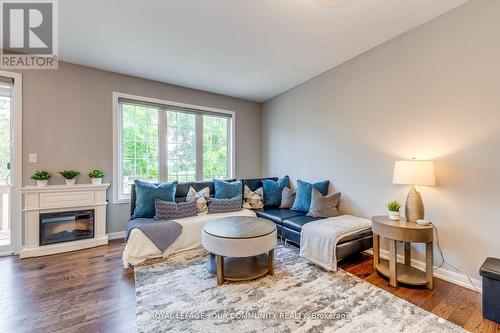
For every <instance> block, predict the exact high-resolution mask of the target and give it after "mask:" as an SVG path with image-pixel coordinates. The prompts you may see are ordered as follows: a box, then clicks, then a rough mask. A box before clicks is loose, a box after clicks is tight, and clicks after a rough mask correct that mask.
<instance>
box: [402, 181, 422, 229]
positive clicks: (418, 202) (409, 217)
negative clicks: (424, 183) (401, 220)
mask: <svg viewBox="0 0 500 333" xmlns="http://www.w3.org/2000/svg"><path fill="white" fill-rule="evenodd" d="M405 215H406V221H408V222H416V221H417V220H421V219H423V218H424V203H423V202H422V197H421V196H420V193H418V192H417V190H416V189H415V186H412V187H411V189H410V192H408V197H407V198H406V206H405Z"/></svg>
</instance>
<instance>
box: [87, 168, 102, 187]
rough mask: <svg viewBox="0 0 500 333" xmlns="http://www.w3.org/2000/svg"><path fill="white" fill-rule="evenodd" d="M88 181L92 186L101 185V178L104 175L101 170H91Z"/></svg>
mask: <svg viewBox="0 0 500 333" xmlns="http://www.w3.org/2000/svg"><path fill="white" fill-rule="evenodd" d="M89 177H90V180H91V181H92V185H101V183H102V177H104V173H103V172H102V171H101V170H97V169H96V170H92V171H90V172H89Z"/></svg>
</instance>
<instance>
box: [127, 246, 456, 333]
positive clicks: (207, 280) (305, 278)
mask: <svg viewBox="0 0 500 333" xmlns="http://www.w3.org/2000/svg"><path fill="white" fill-rule="evenodd" d="M275 258H276V260H275V274H274V275H273V276H269V275H268V276H266V277H262V278H260V279H258V280H255V281H247V282H238V283H227V282H226V283H225V284H224V285H223V286H220V287H218V286H217V285H216V281H215V277H214V275H213V274H212V273H210V272H209V271H208V269H207V268H206V262H207V259H208V254H207V252H205V251H204V250H194V251H189V252H185V253H180V254H178V255H175V256H173V257H171V258H169V259H167V260H165V261H163V262H159V263H158V262H157V263H154V264H146V265H142V266H137V267H136V268H135V281H136V282H135V283H136V297H137V330H138V331H139V332H232V333H242V332H333V331H335V332H411V333H416V332H426V333H427V332H440V333H443V332H465V331H464V330H463V329H462V328H460V327H458V326H456V325H454V324H452V323H451V322H449V321H446V320H444V319H442V318H439V317H437V316H435V315H433V314H431V313H429V312H427V311H425V310H423V309H421V308H419V307H417V306H415V305H413V304H411V303H409V302H407V301H405V300H403V299H400V298H398V297H396V296H394V295H392V294H390V293H388V292H386V291H384V290H382V289H380V288H378V287H376V286H374V285H372V284H370V283H368V282H365V281H363V280H361V279H359V278H357V277H356V276H354V275H351V274H349V273H347V272H345V271H342V270H339V271H337V272H335V273H331V272H326V271H324V270H322V269H320V268H318V267H316V266H313V265H311V264H309V263H308V262H306V261H305V260H304V259H302V258H301V257H299V255H298V251H297V249H294V248H284V247H278V248H277V249H276V256H275Z"/></svg>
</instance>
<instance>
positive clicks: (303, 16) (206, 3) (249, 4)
mask: <svg viewBox="0 0 500 333" xmlns="http://www.w3.org/2000/svg"><path fill="white" fill-rule="evenodd" d="M466 1H467V0H353V2H351V3H349V4H347V5H344V6H341V7H338V8H325V7H321V6H319V5H318V4H317V2H316V1H315V0H100V1H89V0H63V1H59V22H60V27H59V35H60V37H59V38H60V41H59V56H60V59H61V60H63V61H67V62H72V63H76V64H81V65H85V66H90V67H95V68H100V69H105V70H110V71H113V72H118V73H123V74H129V75H133V76H138V77H143V78H147V79H151V80H157V81H162V82H167V83H172V84H176V85H180V86H185V87H190V88H195V89H200V90H205V91H209V92H214V93H219V94H224V95H228V96H234V97H240V98H244V99H249V100H253V101H265V100H267V99H269V98H272V97H274V96H276V95H278V94H280V93H282V92H284V91H286V90H288V89H290V88H292V87H294V86H296V85H298V84H300V83H302V82H304V81H306V80H308V79H310V78H312V77H314V76H316V75H318V74H320V73H322V72H324V71H326V70H328V69H330V68H332V67H335V66H337V65H339V64H340V63H342V62H344V61H346V60H348V59H351V58H353V57H354V56H356V55H358V54H360V53H362V52H364V51H366V50H368V49H370V48H372V47H374V46H376V45H379V44H381V43H383V42H384V41H387V40H388V39H391V38H393V37H395V36H397V35H399V34H401V33H403V32H404V31H407V30H409V29H411V28H413V27H416V26H418V25H420V24H422V23H424V22H426V21H428V20H430V19H432V18H434V17H436V16H438V15H440V14H442V13H444V12H446V11H448V10H450V9H452V8H455V7H456V6H458V5H460V4H462V3H464V2H466Z"/></svg>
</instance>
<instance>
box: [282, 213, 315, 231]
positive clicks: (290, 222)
mask: <svg viewBox="0 0 500 333" xmlns="http://www.w3.org/2000/svg"><path fill="white" fill-rule="evenodd" d="M317 220H319V219H318V218H316V217H312V216H306V215H302V216H295V217H292V218H289V219H286V220H284V221H283V226H284V227H287V228H289V229H292V230H295V231H298V232H300V231H301V230H302V227H303V226H304V224H306V223H309V222H312V221H317Z"/></svg>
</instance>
